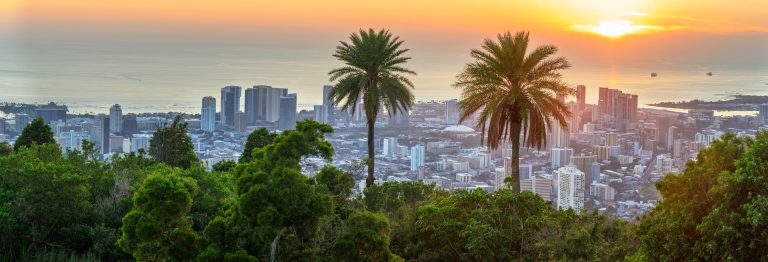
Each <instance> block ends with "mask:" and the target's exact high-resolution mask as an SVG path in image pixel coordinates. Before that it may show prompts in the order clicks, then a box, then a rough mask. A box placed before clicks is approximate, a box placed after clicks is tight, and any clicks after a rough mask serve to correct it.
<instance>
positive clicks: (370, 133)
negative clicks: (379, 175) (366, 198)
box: [365, 118, 376, 187]
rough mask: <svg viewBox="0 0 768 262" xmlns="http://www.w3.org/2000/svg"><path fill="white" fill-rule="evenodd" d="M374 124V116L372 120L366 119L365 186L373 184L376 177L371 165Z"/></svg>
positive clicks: (373, 149) (373, 151)
mask: <svg viewBox="0 0 768 262" xmlns="http://www.w3.org/2000/svg"><path fill="white" fill-rule="evenodd" d="M374 125H376V120H375V118H374V120H373V121H371V120H368V161H366V162H367V163H368V178H367V179H365V186H366V187H369V186H371V185H373V181H374V180H375V179H376V178H375V177H374V176H373V166H374V165H373V164H374V163H373V162H374V153H375V148H374V143H373V139H374V138H373V130H374Z"/></svg>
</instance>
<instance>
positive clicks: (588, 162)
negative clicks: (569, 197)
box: [571, 155, 597, 192]
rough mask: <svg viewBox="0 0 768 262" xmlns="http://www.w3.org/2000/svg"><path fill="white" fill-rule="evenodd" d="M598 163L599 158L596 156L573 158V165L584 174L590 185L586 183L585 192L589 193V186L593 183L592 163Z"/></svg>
mask: <svg viewBox="0 0 768 262" xmlns="http://www.w3.org/2000/svg"><path fill="white" fill-rule="evenodd" d="M595 161H597V157H595V156H594V155H592V156H571V165H574V166H576V168H577V169H579V171H581V172H583V173H584V181H587V182H588V183H585V184H586V185H585V186H587V187H585V188H584V191H585V192H586V191H589V184H591V183H592V163H595Z"/></svg>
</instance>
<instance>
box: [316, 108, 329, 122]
mask: <svg viewBox="0 0 768 262" xmlns="http://www.w3.org/2000/svg"><path fill="white" fill-rule="evenodd" d="M314 112H315V121H317V122H320V123H327V122H328V119H327V118H326V117H325V112H326V111H325V106H324V105H315V107H314Z"/></svg>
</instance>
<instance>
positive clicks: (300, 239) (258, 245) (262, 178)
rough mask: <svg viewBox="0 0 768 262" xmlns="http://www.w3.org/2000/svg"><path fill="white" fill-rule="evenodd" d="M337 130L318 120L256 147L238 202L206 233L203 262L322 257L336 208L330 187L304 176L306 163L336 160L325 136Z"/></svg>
mask: <svg viewBox="0 0 768 262" xmlns="http://www.w3.org/2000/svg"><path fill="white" fill-rule="evenodd" d="M331 131H332V128H331V127H330V126H328V125H325V124H320V123H318V122H315V121H312V120H305V121H301V122H299V123H297V126H296V129H295V130H285V131H283V132H282V133H280V134H279V135H278V136H276V137H275V138H274V140H273V142H272V143H271V144H269V145H267V146H265V147H263V148H256V149H254V152H253V157H254V158H253V159H252V161H250V162H245V163H241V164H239V165H238V166H237V167H235V169H233V171H232V173H233V174H234V179H235V181H236V184H235V194H236V195H237V200H236V202H235V203H234V204H233V205H232V208H230V210H228V211H227V212H226V216H218V217H216V218H214V219H213V220H211V222H210V223H208V225H207V226H206V228H205V237H206V239H207V242H208V246H207V247H206V249H205V250H204V251H203V252H202V253H201V254H200V255H199V256H198V259H200V260H223V259H227V258H228V257H230V258H235V257H237V258H241V259H248V260H255V259H259V260H270V259H279V260H287V261H293V260H305V259H308V258H310V257H312V256H313V255H314V254H316V248H315V245H314V244H313V243H315V241H316V239H317V236H318V229H319V223H320V219H321V218H322V217H324V216H327V215H329V214H330V213H331V212H330V211H331V210H332V209H333V204H332V201H331V198H330V196H329V195H328V194H327V193H326V192H327V188H326V187H325V185H317V184H315V183H313V182H312V181H311V180H309V179H308V178H307V177H306V176H305V175H304V174H302V173H301V172H300V170H301V166H300V160H301V159H302V158H303V157H306V156H320V157H323V158H326V159H328V160H330V158H331V156H332V155H333V148H332V147H331V145H330V143H328V142H327V141H325V139H324V134H325V133H328V132H331Z"/></svg>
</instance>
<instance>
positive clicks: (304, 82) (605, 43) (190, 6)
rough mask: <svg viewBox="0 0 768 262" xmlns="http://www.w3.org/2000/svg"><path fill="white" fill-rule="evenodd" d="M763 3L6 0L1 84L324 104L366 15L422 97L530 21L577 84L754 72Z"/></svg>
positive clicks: (0, 12)
mask: <svg viewBox="0 0 768 262" xmlns="http://www.w3.org/2000/svg"><path fill="white" fill-rule="evenodd" d="M766 10H768V1H764V0H741V1H701V0H696V1H694V0H675V1H590V0H586V1H585V0H578V1H576V0H574V1H553V0H545V1H513V0H507V1H487V0H473V1H433V0H422V1H400V0H389V1H359V0H358V1H253V0H251V1H202V0H186V1H181V0H164V1H163V0H160V1H111V0H100V1H81V0H71V1H60V0H49V1H35V0H25V1H16V0H10V1H8V0H5V1H0V54H2V55H3V56H4V57H9V58H10V59H5V61H4V62H0V66H1V67H0V70H5V71H13V72H16V71H18V72H17V73H8V72H6V73H5V74H0V80H3V81H4V83H0V88H3V89H6V90H12V92H9V94H6V95H7V96H9V97H11V98H13V97H18V98H20V99H21V98H24V97H32V96H40V97H44V98H45V99H49V100H50V99H56V98H57V97H58V96H63V95H64V94H65V93H61V95H55V94H59V93H57V92H65V91H66V94H69V93H70V91H71V90H72V88H84V87H83V86H88V85H87V84H85V85H84V84H83V83H87V82H88V81H93V80H94V79H95V78H92V79H90V80H89V78H88V77H89V76H90V75H89V74H94V75H120V76H123V77H125V78H140V79H142V82H141V83H137V84H133V86H132V84H130V82H120V81H123V80H124V79H123V80H120V79H119V80H118V81H112V80H104V81H105V85H106V86H114V88H115V89H114V90H123V91H125V90H126V88H133V87H135V88H139V89H142V88H144V89H142V90H158V92H163V91H169V92H171V91H173V90H178V89H179V88H182V87H185V86H186V87H189V88H190V91H189V92H188V95H189V98H186V97H185V98H184V99H183V100H184V101H187V100H192V99H193V98H194V101H197V100H198V99H199V97H197V96H199V95H207V94H208V93H210V94H208V95H214V94H215V93H216V92H217V88H220V86H224V85H227V84H239V85H243V86H249V85H254V84H272V85H274V86H281V87H288V88H291V89H293V90H295V91H298V92H300V96H299V97H300V99H299V100H300V103H317V101H319V98H317V97H316V95H317V94H318V93H319V92H320V89H319V87H320V86H321V85H322V84H324V83H327V75H326V73H327V71H328V70H329V69H330V68H332V67H334V66H336V65H338V63H337V62H336V61H334V60H333V58H332V57H331V56H330V55H331V53H332V52H333V48H334V46H335V45H336V44H337V43H338V41H340V40H345V39H346V38H347V37H348V35H349V34H350V33H351V32H353V31H355V30H358V29H359V28H369V27H372V28H387V29H389V30H391V31H392V32H393V33H394V34H396V35H399V36H400V37H401V38H402V39H404V40H405V41H406V47H408V48H410V49H411V52H410V53H409V54H410V56H411V57H413V60H412V62H411V67H412V68H413V69H414V70H416V71H417V72H419V73H420V74H419V76H417V77H416V78H415V79H414V81H415V82H416V84H417V87H416V91H415V93H416V95H417V99H421V100H425V99H444V98H447V97H448V96H455V95H456V94H458V91H457V90H454V89H452V88H451V87H450V84H451V83H452V81H453V76H455V74H456V73H457V72H458V71H459V70H460V69H461V67H462V66H463V64H464V63H466V62H467V61H468V53H469V50H470V49H472V48H476V47H478V46H479V45H480V43H481V41H482V40H483V39H484V38H489V37H494V36H495V35H496V34H498V33H501V32H504V31H512V32H515V31H519V30H528V31H531V37H532V39H533V43H534V44H537V45H539V44H553V45H556V46H558V47H559V48H560V53H559V54H560V55H563V56H566V57H567V58H568V59H569V60H570V61H571V62H572V64H573V68H572V69H571V70H569V71H568V72H566V76H569V77H571V78H570V79H572V81H571V82H573V83H574V84H578V83H586V84H591V86H592V87H595V86H611V85H619V86H620V85H622V83H623V84H626V82H622V78H621V76H624V75H627V74H628V73H630V72H631V73H632V74H634V72H636V73H637V74H638V75H643V76H646V75H647V74H648V73H649V72H651V71H660V74H662V75H663V72H664V71H665V70H667V71H670V72H675V71H680V72H683V71H684V72H691V74H694V73H693V72H694V71H696V73H695V74H698V71H714V70H717V71H718V72H725V71H728V72H731V71H732V72H739V73H734V74H735V75H740V76H743V75H749V74H751V73H749V72H754V76H755V77H756V82H759V81H763V80H765V78H763V77H765V76H766V74H765V72H767V71H768V62H766V61H768V48H766V46H768V15H766V14H767V13H766V12H768V11H766ZM131 59H134V60H131ZM94 63H96V64H100V66H94ZM143 65H146V67H144V66H143ZM206 65H208V66H210V67H209V69H210V71H208V69H206ZM217 66H218V68H219V69H216V68H217ZM222 66H224V68H221V67H222ZM69 67H71V68H69ZM169 68H173V69H169ZM158 70H166V71H165V72H166V73H162V74H161V73H157V72H158ZM167 70H170V71H167ZM217 70H221V71H217ZM238 70H240V71H238ZM697 70H698V71H697ZM224 71H227V72H224ZM0 72H2V71H0ZM19 72H23V73H19ZM205 72H210V73H211V75H207V74H205ZM237 72H245V73H244V74H250V75H242V74H243V73H241V74H240V75H235V73H237ZM155 73H156V74H157V75H158V76H153V74H155ZM34 74H44V75H51V74H54V75H65V76H67V75H69V76H71V75H76V77H72V78H70V79H64V80H62V79H56V78H50V77H49V78H46V77H42V78H36V77H34ZM670 77H672V75H671V74H670ZM74 78H77V79H74ZM194 78H200V79H194ZM110 81H112V82H110ZM184 81H187V82H184ZM630 82H631V81H630ZM174 84H177V85H178V86H173V87H169V85H174ZM51 86H57V87H56V88H52V87H51ZM206 86H207V87H206ZM110 88H112V87H108V88H106V89H107V91H108V90H110ZM163 88H167V89H163ZM174 88H176V89H174ZM206 88H209V89H210V90H207V89H206ZM628 88H631V86H630V87H628ZM85 90H89V89H87V88H86V89H85ZM93 90H97V88H95V87H94V89H93ZM51 92H52V93H51ZM105 92H106V91H105ZM637 92H638V93H642V91H637ZM51 94H54V95H51ZM301 94H305V95H304V96H302V95H301ZM70 95H71V94H70ZM196 97H197V98H196ZM0 98H3V97H2V95H0ZM0 100H2V99H0ZM316 100H317V101H316ZM196 103H197V102H196Z"/></svg>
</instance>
